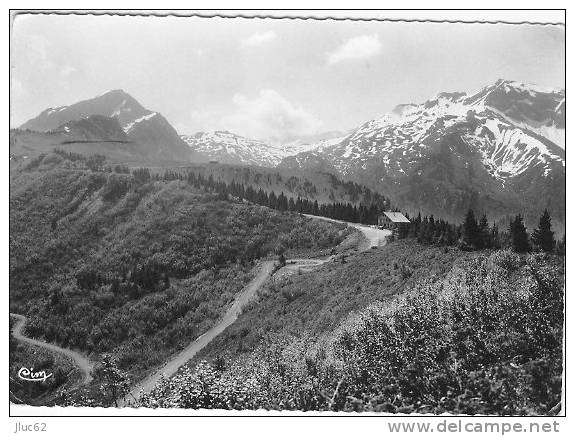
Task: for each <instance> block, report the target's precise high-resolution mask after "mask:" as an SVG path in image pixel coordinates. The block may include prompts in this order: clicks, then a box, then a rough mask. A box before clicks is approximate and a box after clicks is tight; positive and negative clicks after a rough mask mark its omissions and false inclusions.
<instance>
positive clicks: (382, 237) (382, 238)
mask: <svg viewBox="0 0 575 436" xmlns="http://www.w3.org/2000/svg"><path fill="white" fill-rule="evenodd" d="M304 215H305V216H307V217H308V218H315V219H318V220H323V221H330V222H332V223H339V224H346V225H348V226H350V227H353V228H354V229H357V230H359V231H360V232H361V233H363V235H364V236H365V238H366V241H365V242H364V243H363V244H361V245H360V246H359V247H358V250H359V251H366V250H369V249H370V248H371V247H379V246H382V245H385V243H386V238H387V237H388V236H390V235H391V231H390V230H384V229H378V228H374V227H369V226H366V225H363V224H357V223H348V222H347V221H340V220H334V219H331V218H326V217H323V216H317V215H309V214H304Z"/></svg>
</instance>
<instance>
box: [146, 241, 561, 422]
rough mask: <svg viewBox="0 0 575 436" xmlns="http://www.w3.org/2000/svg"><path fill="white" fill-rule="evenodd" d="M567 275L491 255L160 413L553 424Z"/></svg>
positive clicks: (241, 367) (183, 396)
mask: <svg viewBox="0 0 575 436" xmlns="http://www.w3.org/2000/svg"><path fill="white" fill-rule="evenodd" d="M562 325H563V266H562V261H561V259H560V258H558V257H556V256H553V255H546V254H536V255H519V254H516V253H513V252H511V251H496V252H489V253H488V252H484V253H482V254H478V255H476V256H473V257H466V258H465V259H461V260H460V261H458V262H456V263H455V265H454V266H453V267H452V269H451V270H450V272H449V273H448V274H447V275H446V276H445V277H444V278H442V279H441V280H437V281H430V280H429V281H426V280H423V281H419V282H418V283H417V284H415V285H414V286H413V289H412V291H410V292H408V293H406V294H404V295H402V296H400V297H398V298H396V299H394V300H393V301H388V302H385V303H378V304H374V305H372V306H371V307H369V308H368V309H366V310H364V311H362V312H361V313H360V314H358V315H357V316H354V317H352V318H351V319H349V320H348V321H347V322H345V323H344V324H343V325H342V326H341V327H340V328H339V329H338V330H337V331H336V332H335V333H334V334H333V335H332V336H331V337H328V338H324V339H322V340H319V341H315V340H306V339H303V338H300V339H290V338H284V339H278V340H276V341H272V343H271V344H265V345H262V346H261V347H260V348H258V349H257V350H256V351H255V352H253V353H251V354H250V355H248V356H244V357H241V358H238V359H236V360H234V361H232V362H231V363H229V364H226V363H225V362H222V361H218V360H216V361H214V362H212V363H211V364H208V363H206V362H202V363H201V364H199V365H197V367H196V368H195V369H194V370H189V369H187V370H186V371H184V372H182V373H180V374H178V375H177V376H176V377H174V378H172V379H170V380H164V381H162V382H161V383H160V384H159V385H158V386H157V388H156V389H155V391H154V392H152V393H151V394H150V395H147V396H144V397H143V398H142V400H141V402H140V404H141V405H144V406H148V407H187V408H223V409H255V408H266V409H288V410H295V409H297V410H336V411H380V412H392V413H411V412H418V413H443V412H451V413H464V414H500V415H522V414H525V415H535V414H537V415H539V414H542V415H545V414H548V413H553V411H554V410H555V411H556V410H557V407H556V406H557V404H558V403H559V402H560V395H561V374H562Z"/></svg>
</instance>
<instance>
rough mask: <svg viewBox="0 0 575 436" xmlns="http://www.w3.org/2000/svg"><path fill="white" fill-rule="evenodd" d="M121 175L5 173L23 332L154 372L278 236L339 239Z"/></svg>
mask: <svg viewBox="0 0 575 436" xmlns="http://www.w3.org/2000/svg"><path fill="white" fill-rule="evenodd" d="M88 166H90V167H92V168H93V169H92V170H90V169H88V168H87V167H88ZM124 170H125V169H122V168H119V169H117V171H119V172H116V171H114V172H111V171H106V170H105V164H102V165H99V166H98V165H92V164H91V163H90V162H88V160H86V159H85V158H84V157H82V156H79V155H69V154H66V153H56V154H50V155H47V156H40V157H39V158H37V159H34V160H32V161H31V162H29V163H28V164H26V166H25V167H24V168H21V169H18V170H13V171H12V172H11V176H10V177H11V179H10V187H11V192H10V305H11V311H13V312H18V313H22V314H25V315H27V316H28V317H29V323H28V327H27V334H29V335H32V336H37V337H44V338H45V339H46V340H48V341H53V342H57V343H59V344H61V345H64V346H68V347H73V348H78V349H81V350H83V351H85V352H88V353H96V354H100V353H103V352H111V353H112V354H114V355H115V356H116V357H117V358H118V362H119V365H120V367H121V368H123V369H129V370H143V369H147V368H150V367H151V366H153V365H156V364H159V363H161V362H162V361H163V360H165V358H166V357H167V356H168V355H169V354H170V353H172V352H174V351H176V349H178V348H181V347H183V346H184V345H186V344H187V343H189V342H190V341H191V340H193V339H194V338H195V337H197V336H198V335H200V334H201V333H202V332H203V331H205V330H207V329H208V328H209V327H210V326H211V325H212V323H213V322H214V321H215V320H216V319H217V318H218V317H219V316H220V314H221V313H222V312H223V311H224V310H225V307H226V306H227V305H228V304H229V303H230V302H231V301H232V299H233V297H234V294H235V293H236V292H238V291H239V290H241V288H242V287H243V286H244V285H245V284H246V283H247V282H248V281H249V279H250V278H251V276H252V274H253V273H252V270H253V267H254V265H255V263H256V262H257V260H258V259H259V258H262V257H265V256H267V255H268V254H274V252H275V249H276V248H278V244H279V242H280V240H281V241H283V242H282V249H286V248H287V249H289V248H301V247H319V246H322V247H326V248H327V247H329V246H331V245H336V244H337V243H339V242H340V241H341V240H342V239H343V238H344V237H345V235H344V233H343V232H342V231H341V229H340V228H338V226H334V225H331V224H328V223H323V222H316V221H312V220H310V219H307V218H304V217H301V216H299V215H297V214H290V213H280V212H277V211H274V210H271V209H268V208H265V207H260V206H255V205H251V204H246V203H243V202H235V201H229V200H226V199H222V198H220V197H218V196H216V195H214V194H211V193H207V192H205V191H201V190H197V189H194V188H193V187H191V186H190V185H188V184H187V183H186V182H184V181H179V180H175V181H163V180H161V179H160V180H153V179H150V177H149V173H148V172H147V171H145V170H140V171H135V172H134V173H133V174H129V173H125V172H124ZM286 241H287V242H286ZM286 244H287V246H286Z"/></svg>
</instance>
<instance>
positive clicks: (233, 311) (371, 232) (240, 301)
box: [118, 215, 391, 407]
mask: <svg viewBox="0 0 575 436" xmlns="http://www.w3.org/2000/svg"><path fill="white" fill-rule="evenodd" d="M306 216H307V217H309V218H315V219H321V220H325V221H331V222H336V223H340V224H347V225H348V226H351V227H353V228H355V229H357V230H359V231H360V232H362V233H363V235H364V236H365V238H366V241H364V242H362V243H361V245H360V246H359V247H358V249H359V251H366V250H369V249H370V248H371V247H374V246H380V245H385V241H386V238H387V237H388V236H389V235H391V232H390V231H389V230H381V229H377V228H373V227H368V226H364V225H361V224H355V223H348V222H345V221H338V220H334V219H330V218H325V217H320V216H315V215H306ZM333 258H334V256H329V257H326V258H323V259H307V258H304V259H288V260H286V265H285V266H284V267H283V268H282V269H283V270H285V271H286V272H292V273H293V272H294V271H301V272H310V271H312V270H313V269H314V268H316V267H318V266H320V265H323V264H325V263H327V262H330V261H331V260H333ZM274 265H275V261H265V262H263V264H262V266H261V267H260V271H259V272H258V274H257V275H256V277H255V278H254V279H253V280H252V281H251V282H250V283H248V285H247V286H246V287H245V288H244V289H243V290H242V291H241V292H240V293H239V294H238V296H237V297H236V299H235V301H234V303H233V304H232V306H231V307H230V308H229V309H228V310H227V311H226V313H225V315H224V316H223V318H222V319H221V320H220V322H218V324H216V325H215V326H213V327H212V328H211V329H209V330H208V331H207V332H205V333H204V334H203V335H201V336H200V337H198V338H197V339H196V340H194V341H193V342H192V343H191V344H190V345H188V346H187V347H186V348H184V349H183V350H182V351H181V352H179V353H178V354H177V355H176V356H174V357H173V358H172V359H170V360H169V361H168V362H167V363H165V364H164V365H163V366H162V367H160V368H159V369H157V370H156V371H154V372H153V373H152V374H151V375H150V376H148V377H146V378H145V379H144V380H142V381H141V382H140V383H138V384H137V385H135V386H134V387H133V388H132V390H131V391H130V393H129V394H128V395H127V396H126V398H124V399H123V400H122V401H120V402H119V403H118V406H119V407H126V406H131V405H132V400H135V399H137V398H138V396H139V395H140V394H142V393H143V392H145V393H149V392H150V391H151V390H152V389H153V388H154V386H155V385H156V384H157V383H158V382H159V381H160V379H161V378H162V376H164V377H170V376H172V375H174V374H175V373H176V372H177V371H178V369H179V368H180V367H181V366H183V365H184V364H185V363H186V362H188V361H189V360H190V359H192V358H193V357H194V356H195V355H196V354H197V353H198V352H199V351H200V350H201V349H202V348H204V347H205V346H206V345H208V344H209V343H210V342H211V341H212V340H213V339H214V338H215V337H216V336H218V335H219V334H220V333H222V332H223V331H224V330H225V329H226V328H227V327H228V326H230V325H231V324H233V323H234V322H235V320H236V319H237V318H238V316H239V314H240V312H241V310H242V307H243V306H244V305H245V304H246V303H248V302H249V301H250V299H251V298H252V297H253V296H254V295H255V294H256V292H257V291H258V289H260V288H261V287H262V286H263V285H264V283H265V282H266V281H267V280H268V279H269V278H270V276H271V275H272V273H273V271H274Z"/></svg>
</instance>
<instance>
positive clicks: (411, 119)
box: [10, 80, 565, 229]
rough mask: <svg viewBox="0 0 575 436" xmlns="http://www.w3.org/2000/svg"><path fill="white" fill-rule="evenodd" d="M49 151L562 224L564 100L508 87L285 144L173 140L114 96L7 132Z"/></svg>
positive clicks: (34, 149) (31, 149) (21, 147)
mask: <svg viewBox="0 0 575 436" xmlns="http://www.w3.org/2000/svg"><path fill="white" fill-rule="evenodd" d="M319 139H321V140H319ZM55 146H59V147H62V148H67V149H69V150H72V151H77V152H84V153H96V152H98V153H103V154H106V155H108V156H109V157H112V160H114V159H115V160H118V161H134V162H143V163H146V162H148V163H152V162H154V163H156V162H160V161H169V162H199V163H201V162H208V161H218V162H219V163H226V164H233V165H253V166H263V167H276V166H277V167H278V169H281V168H285V169H289V170H308V171H321V172H329V173H333V174H335V175H337V176H338V177H340V178H343V179H348V180H352V181H354V182H357V183H360V184H363V185H366V186H368V187H370V188H372V189H375V190H377V191H379V192H381V193H383V194H385V195H386V196H388V197H390V198H391V199H392V201H393V202H394V204H396V205H397V206H398V207H401V208H402V209H404V210H406V211H408V212H411V213H417V212H418V211H421V212H422V213H426V214H435V215H436V216H441V217H444V218H447V219H451V220H457V221H459V220H460V219H461V216H462V213H463V211H464V210H465V209H467V208H468V207H472V208H474V209H475V210H476V211H478V212H482V211H485V212H486V213H488V215H489V216H490V217H491V218H492V219H500V218H504V217H506V216H508V215H509V214H513V213H518V212H519V213H523V214H524V215H526V218H527V220H528V222H531V223H533V221H534V220H535V219H536V217H537V215H538V214H539V213H540V212H541V210H542V209H543V208H545V207H547V208H549V209H550V210H551V211H552V213H553V214H554V216H555V217H556V225H557V228H559V229H561V228H562V227H563V226H564V220H565V218H564V216H565V91H564V90H557V89H547V88H541V87H538V86H535V85H527V84H523V83H519V82H513V81H506V80H499V81H497V82H496V83H495V84H493V85H490V86H487V87H485V88H483V89H482V90H480V91H479V92H477V93H474V94H469V95H468V94H466V93H464V92H444V93H440V94H438V95H437V96H436V97H434V98H432V99H430V100H427V101H425V102H423V103H419V104H413V103H409V104H402V105H399V106H397V107H396V108H395V109H394V110H393V111H392V112H391V113H389V114H387V115H384V116H383V117H381V118H378V119H374V120H371V121H368V122H366V123H365V124H363V125H361V126H359V127H358V128H357V129H354V130H353V131H351V132H348V133H347V134H340V133H339V132H329V133H326V134H322V135H321V136H317V137H310V138H303V139H302V140H298V141H294V142H291V143H288V144H281V145H276V144H273V145H272V144H268V143H265V142H262V141H258V140H254V139H249V138H245V137H242V136H240V135H237V134H234V133H231V132H227V131H213V132H198V133H195V134H193V135H181V136H180V135H179V134H178V133H177V132H176V130H175V129H174V128H173V127H172V126H171V125H170V123H169V122H168V121H167V120H166V119H165V118H164V117H163V116H162V115H161V114H159V113H157V112H153V111H151V110H148V109H146V108H144V107H143V106H142V105H141V104H140V103H138V102H137V101H136V100H135V99H134V98H133V97H131V96H130V95H129V94H127V93H126V92H124V91H122V90H114V91H109V92H107V93H105V94H103V95H100V96H98V97H95V98H93V99H90V100H85V101H81V102H78V103H76V104H73V105H70V106H63V107H58V108H50V109H46V110H45V111H43V112H42V113H40V114H39V115H38V116H37V117H35V118H33V119H31V120H29V121H27V122H26V123H24V124H23V125H22V126H21V127H20V129H16V130H13V131H12V132H11V137H10V153H11V156H17V155H19V156H23V155H33V154H34V153H39V152H43V151H50V150H51V149H52V148H54V147H55Z"/></svg>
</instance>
